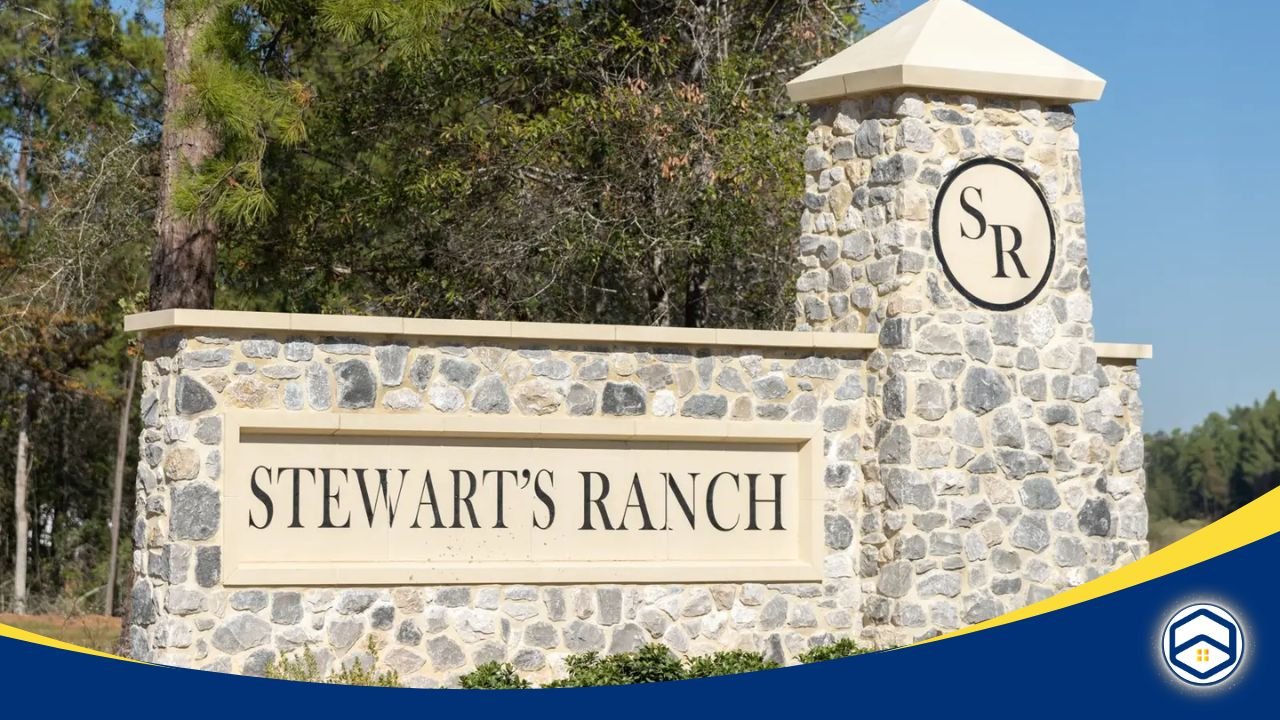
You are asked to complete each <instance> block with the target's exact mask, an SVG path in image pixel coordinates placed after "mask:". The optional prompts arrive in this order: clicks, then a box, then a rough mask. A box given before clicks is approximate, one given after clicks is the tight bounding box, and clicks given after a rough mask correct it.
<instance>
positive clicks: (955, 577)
mask: <svg viewBox="0 0 1280 720" xmlns="http://www.w3.org/2000/svg"><path fill="white" fill-rule="evenodd" d="M961 585H962V582H961V579H960V575H959V574H958V573H954V572H933V573H930V574H929V575H927V576H925V577H924V578H923V579H921V580H920V584H919V586H918V587H917V589H916V592H918V593H919V594H920V597H922V598H927V597H932V596H934V595H942V596H944V597H956V596H957V595H959V594H960V589H961Z"/></svg>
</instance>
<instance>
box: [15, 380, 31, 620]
mask: <svg viewBox="0 0 1280 720" xmlns="http://www.w3.org/2000/svg"><path fill="white" fill-rule="evenodd" d="M18 412H19V415H18V448H17V453H16V457H15V458H14V473H13V531H14V539H15V540H16V543H15V545H14V551H13V611H14V612H15V613H17V614H19V615H21V614H23V613H25V612H26V611H27V524H28V518H27V480H28V478H29V477H30V473H31V461H30V460H29V459H28V457H27V455H28V452H29V447H28V446H29V443H30V439H29V437H28V431H29V430H30V428H31V416H30V414H29V413H28V412H27V399H26V398H23V399H22V406H21V409H20V410H19V411H18Z"/></svg>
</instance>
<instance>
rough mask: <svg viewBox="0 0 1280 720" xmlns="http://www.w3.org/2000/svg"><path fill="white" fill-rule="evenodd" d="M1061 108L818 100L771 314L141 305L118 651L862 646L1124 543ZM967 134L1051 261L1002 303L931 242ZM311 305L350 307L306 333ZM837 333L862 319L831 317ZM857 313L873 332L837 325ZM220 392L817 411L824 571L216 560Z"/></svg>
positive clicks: (241, 653) (509, 409)
mask: <svg viewBox="0 0 1280 720" xmlns="http://www.w3.org/2000/svg"><path fill="white" fill-rule="evenodd" d="M1074 124H1075V117H1074V115H1073V114H1072V113H1071V111H1070V109H1069V108H1046V107H1042V106H1040V105H1039V104H1037V103H1035V102H1029V101H1007V100H1001V99H998V98H987V99H977V98H969V97H953V96H937V97H928V96H921V95H917V94H912V93H906V94H901V95H895V96H892V97H890V96H884V97H875V98H867V99H862V100H848V101H843V102H840V103H839V104H838V105H834V106H829V107H820V108H817V109H816V110H815V113H814V123H813V127H812V130H811V132H810V133H809V147H808V150H807V151H806V153H805V158H804V166H805V171H806V177H807V182H806V193H805V199H804V203H805V210H804V214H803V218H802V229H803V235H802V236H801V238H800V241H799V243H798V248H797V257H798V261H799V264H800V268H799V273H798V281H797V299H796V311H797V315H798V318H799V319H798V330H799V331H800V332H797V333H790V334H774V335H773V336H771V337H772V339H771V340H770V341H769V342H764V341H761V340H760V339H759V338H761V337H764V335H768V334H764V335H755V334H752V333H749V332H744V331H728V332H726V333H725V337H730V336H732V337H734V338H736V339H734V340H732V341H720V340H718V339H717V340H716V341H714V342H711V341H705V342H704V341H703V340H700V339H691V338H695V337H696V338H708V337H714V338H719V337H720V336H719V335H717V334H716V333H717V331H705V330H699V331H688V330H686V331H672V330H667V329H654V328H615V330H616V331H617V332H618V334H617V335H612V334H608V333H607V332H606V333H605V334H606V336H607V337H610V338H615V340H613V341H600V342H595V341H588V340H587V339H586V338H588V337H591V338H595V337H598V335H597V334H596V333H597V331H598V329H595V330H588V331H583V330H581V329H572V328H570V327H567V326H538V325H528V326H526V327H525V329H524V330H522V331H521V332H520V333H516V335H518V336H519V337H521V338H523V339H513V338H509V339H507V340H501V341H500V340H486V339H484V338H485V337H486V336H485V335H483V334H482V333H480V332H479V331H475V332H471V331H468V332H461V331H459V332H458V333H457V334H456V337H452V339H449V337H450V333H449V332H430V333H428V332H425V331H423V332H418V333H416V334H415V333H409V332H407V330H406V332H405V333H398V332H396V331H381V330H379V329H378V328H382V327H387V325H388V323H390V325H391V326H392V327H397V328H407V327H408V323H410V322H419V323H423V322H425V323H431V322H435V321H403V324H401V321H398V320H395V319H387V318H370V319H354V318H324V317H321V316H263V315H257V314H245V315H243V316H236V317H237V318H240V319H242V320H243V321H244V323H243V325H241V324H239V323H238V321H237V320H235V319H230V320H226V321H225V322H223V323H221V324H219V325H218V327H240V326H243V327H258V328H266V329H263V330H261V331H255V333H256V334H255V333H251V332H250V331H247V330H237V331H226V330H210V329H207V328H206V329H203V330H202V329H201V328H202V327H205V326H203V325H199V324H192V323H190V322H186V323H180V322H177V321H168V324H166V321H159V320H157V321H155V322H153V323H151V324H149V325H147V324H146V323H143V324H142V325H144V326H145V327H143V328H142V329H144V330H145V332H146V338H147V340H146V352H147V362H146V363H145V365H144V382H143V398H142V404H141V410H142V415H143V420H144V430H143V433H142V437H141V448H142V453H141V457H142V460H141V462H140V466H139V471H138V496H137V503H138V513H137V518H138V519H137V526H136V528H135V538H134V539H135V547H136V548H137V550H136V552H135V556H134V569H135V571H136V574H137V580H136V582H135V584H134V586H133V588H132V593H133V613H134V614H133V620H134V625H133V626H132V628H131V630H130V635H129V640H130V646H131V652H132V654H133V655H134V657H137V658H140V659H147V660H152V661H155V662H160V663H167V664H174V665H182V666H189V667H199V668H208V669H214V670H221V671H228V672H241V673H249V674H253V673H260V672H261V671H262V668H263V667H264V666H265V665H266V663H267V662H269V661H270V660H271V659H272V658H275V657H277V656H278V655H279V654H280V653H282V652H288V651H292V650H296V649H298V648H301V647H303V646H309V647H311V648H312V650H313V652H315V654H316V655H317V657H318V658H319V659H320V661H321V663H322V664H323V665H325V666H332V665H333V664H335V663H345V662H349V661H350V660H351V659H353V658H363V648H364V646H365V639H366V638H367V637H369V636H372V637H373V638H375V639H376V640H378V642H379V644H380V645H381V646H382V647H383V650H382V662H384V663H385V664H386V665H387V666H389V667H392V668H395V669H396V670H398V671H400V672H401V674H402V675H403V676H404V677H405V678H406V679H407V680H408V681H409V682H410V684H413V685H418V686H429V685H435V684H449V683H452V682H454V681H455V680H456V678H457V676H458V675H459V674H461V673H463V672H465V671H467V670H468V669H469V668H471V667H473V666H474V665H476V664H478V663H481V662H484V661H486V660H505V661H509V662H511V663H513V664H514V665H515V666H516V667H517V668H519V669H520V670H522V671H525V672H526V673H528V674H530V675H531V676H532V677H534V678H535V679H543V680H545V679H548V678H550V677H553V676H556V675H557V674H559V672H560V670H561V666H562V665H563V661H564V658H565V657H566V656H567V655H568V654H570V653H575V652H584V651H589V650H597V651H602V652H616V651H622V650H628V649H632V648H635V647H637V646H639V645H640V644H642V643H645V642H649V641H661V642H663V643H665V644H667V645H668V646H670V647H671V648H672V649H673V650H675V651H676V652H678V653H681V654H702V653H707V652H712V651H716V650H723V649H734V648H746V649H753V650H758V651H761V652H764V653H765V654H766V655H768V656H769V657H770V658H772V659H774V660H777V661H789V660H791V659H793V658H794V657H795V656H796V655H797V654H799V653H800V652H803V651H804V650H806V649H808V648H810V647H812V646H815V645H819V644H822V643H826V642H829V641H831V640H832V639H833V638H836V637H841V636H849V637H854V638H857V639H859V640H860V641H861V642H862V643H863V644H864V645H869V646H873V647H888V646H894V645H901V644H905V643H910V642H914V641H916V640H919V639H922V638H927V637H931V636H934V635H937V634H939V633H942V632H946V631H948V630H951V629H955V628H958V627H961V626H964V625H966V624H971V623H975V622H980V621H982V620H986V619H988V618H992V617H995V616H997V615H999V614H1001V613H1003V612H1006V611H1009V610H1013V609H1016V608H1019V607H1021V606H1024V605H1027V604H1029V603H1033V602H1036V601H1038V600H1040V599H1043V598H1045V597H1048V596H1050V595H1052V594H1053V593H1056V592H1059V591H1061V590H1063V589H1065V588H1068V587H1072V586H1075V585H1079V584H1081V583H1083V582H1085V581H1087V580H1090V579H1092V578H1094V577H1097V576H1098V575H1101V574H1103V573H1105V572H1108V571H1110V570H1112V569H1114V568H1116V567H1118V566H1120V565H1122V564H1124V563H1127V562H1130V561H1132V560H1134V559H1136V558H1138V557H1141V556H1142V555H1143V554H1145V553H1146V551H1147V545H1146V542H1145V537H1146V531H1147V527H1146V526H1147V511H1146V505H1145V500H1144V491H1145V482H1146V481H1145V476H1144V474H1143V471H1142V459H1143V458H1142V432H1141V423H1142V406H1141V402H1140V401H1139V399H1138V387H1139V383H1138V374H1137V368H1136V365H1135V361H1134V360H1132V359H1125V358H1123V357H1111V356H1107V357H1102V358H1100V357H1099V352H1098V347H1099V346H1097V345H1096V344H1095V343H1094V331H1093V324H1092V312H1093V308H1092V301H1091V298H1090V292H1089V291H1090V281H1089V271H1088V264H1087V253H1086V243H1085V232H1084V210H1083V208H1084V205H1083V196H1082V193H1081V185H1080V161H1079V153H1078V145H1079V143H1078V138H1077V136H1076V133H1075V129H1074ZM979 156H995V157H999V158H1003V159H1005V160H1008V161H1009V162H1012V163H1015V164H1017V165H1018V166H1020V167H1021V168H1023V169H1024V170H1025V171H1026V172H1027V173H1028V174H1029V175H1030V176H1031V177H1033V178H1035V180H1036V182H1037V183H1038V184H1039V185H1040V187H1041V188H1042V189H1043V191H1044V193H1045V195H1046V198H1047V201H1048V204H1049V206H1050V209H1051V211H1052V214H1053V216H1054V225H1055V228H1056V232H1057V253H1056V255H1055V263H1054V266H1053V270H1052V275H1051V278H1050V281H1049V283H1048V285H1047V286H1046V288H1045V289H1044V291H1043V292H1041V293H1040V295H1039V296H1038V297H1036V298H1035V299H1034V300H1033V301H1032V302H1031V303H1030V304H1028V305H1026V306H1025V307H1022V308H1020V309H1018V310H1013V311H1008V312H993V311H989V310H983V309H980V308H978V307H976V306H974V305H972V304H970V303H969V302H968V301H967V300H966V299H965V298H964V297H963V296H962V295H961V294H960V293H959V292H958V291H957V290H955V289H954V288H952V287H951V286H950V285H949V284H948V280H947V278H946V277H945V274H944V273H943V271H942V270H941V269H940V267H939V263H938V261H937V259H936V256H935V253H934V251H933V246H932V223H931V211H932V207H933V203H934V202H935V199H936V196H937V193H938V189H939V186H940V185H941V184H942V182H943V179H944V178H945V177H946V175H947V173H948V172H949V171H950V170H952V169H953V168H955V167H956V166H957V165H958V164H959V163H961V162H963V161H965V160H967V159H969V158H974V157H979ZM180 312H187V311H180ZM215 315H216V313H215ZM192 317H194V315H193V316H192ZM264 317H267V318H268V319H267V320H262V318H264ZM271 318H274V319H271ZM281 318H284V319H283V320H281ZM224 319H225V318H224ZM291 323H292V324H291ZM338 325H341V326H342V328H344V329H345V328H352V331H351V335H352V336H349V337H341V338H337V337H328V336H326V334H327V333H331V332H334V330H333V329H332V328H333V327H337V326H338ZM326 326H331V327H327V328H326ZM462 326H467V327H471V326H470V325H467V324H466V323H462V325H458V326H451V327H462ZM271 328H275V329H271ZM279 328H294V329H295V331H285V330H281V329H279ZM298 328H307V329H306V330H302V331H297V330H296V329H298ZM624 331H625V333H626V335H625V337H626V338H627V340H626V341H625V342H624V341H623V340H622V339H623V338H624V334H623V333H624ZM378 333H382V334H378ZM539 333H545V335H540V334H539ZM575 333H579V334H577V335H575ZM681 333H684V334H681ZM844 333H872V334H873V335H872V336H870V337H868V338H866V340H867V341H866V342H862V341H859V342H848V343H846V342H843V341H840V339H839V338H837V336H836V335H833V334H837V335H838V334H844ZM778 335H785V336H786V337H785V338H784V339H782V340H779V338H778V337H777V336H778ZM659 336H660V337H659ZM544 337H558V338H568V337H576V338H577V339H575V340H550V339H541V338H544ZM877 337H878V346H876V347H875V348H874V349H869V350H854V349H851V348H854V347H871V346H874V345H876V343H875V342H872V341H874V340H875V339H876V338H877ZM668 338H683V339H676V340H672V341H670V342H668V341H667V339H668ZM753 338H754V339H753ZM819 338H823V339H822V340H819ZM752 342H757V343H759V344H758V345H757V346H756V347H755V348H754V349H753V347H752V346H751V343H752ZM730 343H737V344H730ZM804 347H808V348H810V349H808V350H805V349H796V348H804ZM788 348H790V349H788ZM814 348H822V349H814ZM1113 354H1114V353H1113ZM1121 354H1123V353H1121ZM1130 357H1132V356H1130ZM233 408H248V409H273V410H279V411H285V412H296V413H310V414H329V413H387V414H395V415H408V416H412V415H415V414H418V415H423V416H430V415H440V414H451V415H460V416H467V415H482V416H487V417H491V418H492V417H502V416H509V417H525V416H534V417H538V416H559V417H566V418H577V419H578V420H580V421H581V422H583V423H591V422H593V418H594V419H595V421H596V422H603V421H604V419H605V418H608V417H612V416H645V417H650V418H659V419H661V418H679V419H682V420H684V419H689V418H692V419H705V420H708V421H711V420H717V421H721V420H726V419H727V420H730V421H733V422H742V423H756V424H767V423H771V422H779V421H784V420H786V421H799V422H811V423H814V425H815V428H820V429H821V432H822V433H823V436H824V448H823V455H824V462H825V467H823V468H822V474H823V480H824V484H825V488H826V493H827V495H826V498H825V504H824V528H825V545H826V548H825V553H826V554H825V557H824V562H823V576H824V577H823V580H822V581H821V582H816V583H804V584H752V583H742V584H733V583H727V584H726V583H719V584H687V583H686V584H670V585H639V584H637V585H556V586H546V585H543V586H536V587H535V586H529V585H488V586H414V587H368V588H361V587H350V588H345V587H344V588H299V587H269V588H268V587H263V588H228V587H224V586H223V585H222V583H221V556H220V548H219V536H220V523H221V489H220V488H221V485H222V483H223V482H224V481H225V480H224V478H223V477H222V465H223V463H222V459H223V458H222V453H223V452H224V450H223V447H224V440H225V439H224V437H223V432H222V429H223V422H222V419H223V417H224V413H225V412H226V411H228V410H230V409H233Z"/></svg>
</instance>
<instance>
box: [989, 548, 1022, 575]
mask: <svg viewBox="0 0 1280 720" xmlns="http://www.w3.org/2000/svg"><path fill="white" fill-rule="evenodd" d="M991 566H992V567H994V568H995V569H996V572H1002V573H1011V572H1017V571H1018V570H1020V569H1021V568H1022V556H1021V555H1019V554H1018V553H1016V552H1014V551H1012V550H1005V549H1004V548H996V549H995V550H992V551H991Z"/></svg>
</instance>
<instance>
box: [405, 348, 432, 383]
mask: <svg viewBox="0 0 1280 720" xmlns="http://www.w3.org/2000/svg"><path fill="white" fill-rule="evenodd" d="M434 370H435V360H434V359H433V358H432V357H431V356H430V355H419V356H417V357H415V358H414V359H413V365H411V366H410V367H409V382H410V383H411V384H412V385H413V387H414V388H416V389H418V390H426V389H427V385H429V384H430V383H431V373H432V371H434Z"/></svg>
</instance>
